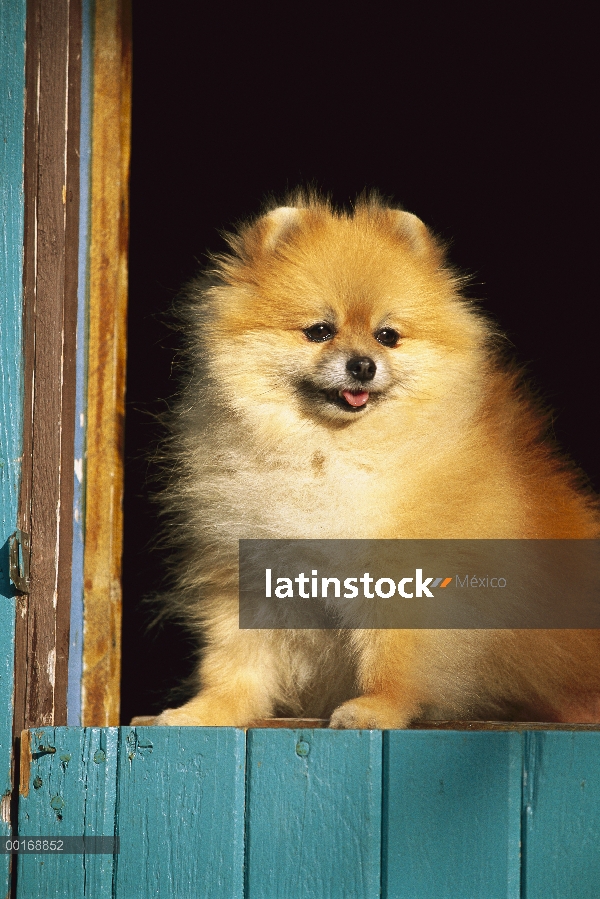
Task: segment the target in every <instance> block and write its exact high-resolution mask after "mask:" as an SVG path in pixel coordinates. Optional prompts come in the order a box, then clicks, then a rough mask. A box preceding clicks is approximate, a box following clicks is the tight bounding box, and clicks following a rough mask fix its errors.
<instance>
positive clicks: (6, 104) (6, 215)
mask: <svg viewBox="0 0 600 899" xmlns="http://www.w3.org/2000/svg"><path fill="white" fill-rule="evenodd" d="M25 14H26V2H25V0H0V178H1V184H0V217H1V221H0V287H1V291H0V837H5V836H9V835H10V792H11V752H12V721H13V665H14V653H15V649H14V628H15V600H14V599H13V596H14V590H13V588H12V585H11V584H10V581H9V576H8V538H9V536H10V535H11V534H12V533H13V531H14V530H15V527H16V524H17V502H18V497H19V484H20V478H21V464H20V459H21V453H22V430H23V427H22V405H23V377H22V344H21V341H22V333H21V319H22V314H23V294H22V290H23V287H22V285H23V221H24V194H23V136H24V135H23V129H24V116H25V107H24V100H25ZM9 863H10V858H9V857H8V856H7V855H2V856H0V895H2V896H4V895H5V894H7V892H8V890H9V877H10V864H9Z"/></svg>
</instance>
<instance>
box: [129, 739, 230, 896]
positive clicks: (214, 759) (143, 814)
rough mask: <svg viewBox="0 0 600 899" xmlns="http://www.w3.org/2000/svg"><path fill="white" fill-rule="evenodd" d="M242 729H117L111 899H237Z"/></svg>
mask: <svg viewBox="0 0 600 899" xmlns="http://www.w3.org/2000/svg"><path fill="white" fill-rule="evenodd" d="M245 741H246V735H245V733H244V731H241V730H235V729H234V728H227V727H206V728H205V727H181V728H179V727H137V728H123V729H122V738H121V747H120V762H119V775H118V776H119V790H118V800H117V803H118V812H117V825H118V834H119V836H120V838H121V852H120V855H119V856H118V858H117V868H116V882H115V897H116V899H138V897H139V899H150V897H152V896H156V897H160V899H198V897H202V899H241V897H242V896H243V869H244V779H245V751H246V750H245Z"/></svg>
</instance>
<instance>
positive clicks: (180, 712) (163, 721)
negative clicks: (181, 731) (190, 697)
mask: <svg viewBox="0 0 600 899" xmlns="http://www.w3.org/2000/svg"><path fill="white" fill-rule="evenodd" d="M198 723H199V722H198V720H197V716H196V715H194V714H190V712H189V709H188V708H187V707H186V706H182V708H180V709H165V710H164V712H162V713H161V714H160V715H158V717H157V718H155V719H154V725H155V726H156V725H158V726H161V727H164V726H166V725H170V726H172V727H193V726H194V725H197V724H198Z"/></svg>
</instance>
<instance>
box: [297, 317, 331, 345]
mask: <svg viewBox="0 0 600 899" xmlns="http://www.w3.org/2000/svg"><path fill="white" fill-rule="evenodd" d="M304 333H305V334H306V336H307V337H308V339H309V340H312V341H313V343H325V341H326V340H331V338H332V337H333V336H334V334H335V330H334V329H333V327H332V326H331V325H328V324H327V322H317V324H316V325H311V326H310V328H305V329H304Z"/></svg>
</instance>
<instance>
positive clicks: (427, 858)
mask: <svg viewBox="0 0 600 899" xmlns="http://www.w3.org/2000/svg"><path fill="white" fill-rule="evenodd" d="M383 757H384V779H383V782H384V802H383V808H384V812H383V844H384V845H383V853H382V869H383V870H382V884H383V891H382V895H383V896H384V897H386V899H518V897H519V896H520V864H519V841H520V817H521V758H522V737H521V735H520V734H518V733H470V732H459V731H389V732H386V733H385V734H384V753H383ZM565 899H566V897H565Z"/></svg>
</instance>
